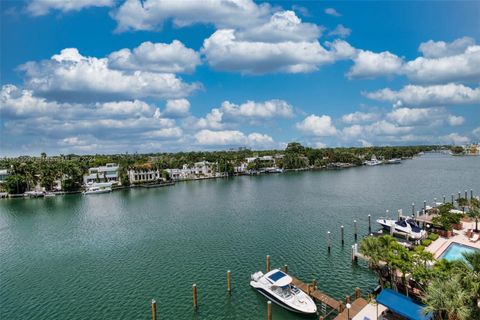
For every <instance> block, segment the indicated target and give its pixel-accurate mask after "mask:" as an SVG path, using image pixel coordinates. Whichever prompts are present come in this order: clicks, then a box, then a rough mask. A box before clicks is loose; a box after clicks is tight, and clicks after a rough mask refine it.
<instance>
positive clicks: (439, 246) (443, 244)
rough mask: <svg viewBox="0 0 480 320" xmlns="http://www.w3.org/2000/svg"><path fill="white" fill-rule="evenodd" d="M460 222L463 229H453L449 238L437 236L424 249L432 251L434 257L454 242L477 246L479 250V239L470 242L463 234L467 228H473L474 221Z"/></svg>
mask: <svg viewBox="0 0 480 320" xmlns="http://www.w3.org/2000/svg"><path fill="white" fill-rule="evenodd" d="M462 224H463V230H454V234H455V235H454V236H453V237H451V238H449V239H447V238H442V237H439V238H438V239H437V240H435V241H434V242H432V244H431V245H429V246H428V247H427V248H425V249H426V250H427V251H429V252H431V253H433V256H434V258H435V259H438V258H439V257H440V256H441V255H442V253H443V252H444V251H445V250H447V248H448V246H449V245H450V244H452V243H454V242H456V243H460V244H463V245H466V246H469V247H473V248H477V249H479V250H480V240H479V241H477V242H472V241H470V240H469V239H468V237H467V236H466V235H465V232H466V231H467V230H468V229H473V228H475V222H462Z"/></svg>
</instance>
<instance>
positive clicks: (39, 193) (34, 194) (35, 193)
mask: <svg viewBox="0 0 480 320" xmlns="http://www.w3.org/2000/svg"><path fill="white" fill-rule="evenodd" d="M44 195H45V194H44V193H43V191H27V192H25V193H24V194H23V196H25V197H30V198H39V197H43V196H44Z"/></svg>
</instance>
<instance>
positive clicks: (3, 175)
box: [0, 169, 8, 184]
mask: <svg viewBox="0 0 480 320" xmlns="http://www.w3.org/2000/svg"><path fill="white" fill-rule="evenodd" d="M7 177H8V169H0V184H2V183H5V180H7Z"/></svg>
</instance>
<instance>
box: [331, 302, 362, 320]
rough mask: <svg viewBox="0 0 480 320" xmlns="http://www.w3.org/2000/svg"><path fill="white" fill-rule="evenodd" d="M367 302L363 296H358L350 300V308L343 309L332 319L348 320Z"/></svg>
mask: <svg viewBox="0 0 480 320" xmlns="http://www.w3.org/2000/svg"><path fill="white" fill-rule="evenodd" d="M367 304H368V302H367V300H365V299H363V298H358V299H356V300H355V301H353V302H352V307H351V308H350V310H347V309H345V310H343V311H342V312H341V313H340V314H339V315H338V316H336V317H335V318H334V319H333V320H349V319H352V318H353V317H355V316H356V315H357V314H358V313H359V312H360V311H361V310H362V309H363V308H364V307H365V306H366V305H367Z"/></svg>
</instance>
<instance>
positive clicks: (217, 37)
mask: <svg viewBox="0 0 480 320" xmlns="http://www.w3.org/2000/svg"><path fill="white" fill-rule="evenodd" d="M341 44H342V43H336V45H338V46H340V45H341ZM345 47H346V46H344V47H343V48H345ZM335 48H337V47H335ZM202 52H203V53H204V54H205V57H206V59H207V61H208V63H209V65H210V66H211V67H213V68H215V69H217V70H224V71H238V72H242V73H249V74H262V73H268V72H287V73H301V72H311V71H314V70H318V68H319V67H320V66H321V65H324V64H327V63H332V62H334V61H336V60H338V59H341V58H344V57H343V56H340V55H338V54H337V52H336V51H335V50H332V51H328V50H326V49H325V48H324V47H322V46H321V45H320V43H319V42H318V41H312V42H306V41H301V42H293V41H283V42H277V43H270V42H261V41H248V40H241V39H239V38H238V37H237V35H236V32H235V30H233V29H221V30H217V31H216V32H215V33H214V34H212V35H211V36H210V37H209V38H208V39H206V40H205V41H204V43H203V48H202Z"/></svg>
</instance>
